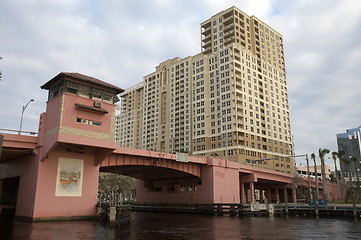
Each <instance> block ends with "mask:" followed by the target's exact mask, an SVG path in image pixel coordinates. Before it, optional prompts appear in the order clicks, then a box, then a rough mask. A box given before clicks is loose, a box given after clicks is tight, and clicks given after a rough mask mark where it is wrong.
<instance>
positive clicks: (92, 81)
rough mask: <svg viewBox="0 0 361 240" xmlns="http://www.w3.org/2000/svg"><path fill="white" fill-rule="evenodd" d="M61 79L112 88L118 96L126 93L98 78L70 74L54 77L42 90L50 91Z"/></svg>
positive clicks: (64, 73) (63, 73)
mask: <svg viewBox="0 0 361 240" xmlns="http://www.w3.org/2000/svg"><path fill="white" fill-rule="evenodd" d="M61 78H68V79H69V78H70V79H74V80H78V81H81V82H84V83H90V84H95V85H98V86H101V87H105V88H110V89H112V90H114V91H115V92H116V94H119V93H122V92H124V89H122V88H119V87H117V86H114V85H112V84H109V83H106V82H103V81H101V80H99V79H97V78H93V77H89V76H86V75H83V74H80V73H69V72H61V73H59V74H58V75H56V76H55V77H53V78H52V79H51V80H49V81H48V82H47V83H45V84H44V85H42V86H41V87H40V88H41V89H46V90H49V89H50V87H51V86H52V85H53V84H54V83H55V82H57V81H58V80H59V79H61Z"/></svg>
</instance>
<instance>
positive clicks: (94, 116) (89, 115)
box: [62, 93, 115, 133]
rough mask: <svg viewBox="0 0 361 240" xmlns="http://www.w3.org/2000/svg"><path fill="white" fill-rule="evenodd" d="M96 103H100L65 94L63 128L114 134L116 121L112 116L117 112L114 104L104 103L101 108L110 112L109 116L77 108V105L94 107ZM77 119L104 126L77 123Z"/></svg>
mask: <svg viewBox="0 0 361 240" xmlns="http://www.w3.org/2000/svg"><path fill="white" fill-rule="evenodd" d="M94 102H98V101H95V100H93V99H89V98H85V97H79V96H76V95H73V94H69V93H64V110H63V121H62V126H64V127H71V128H78V129H82V130H86V131H94V132H103V133H110V132H112V129H111V124H112V121H114V119H112V115H113V113H114V111H115V105H114V104H110V103H106V102H102V107H101V108H102V109H104V110H107V111H108V113H107V114H99V113H93V112H88V111H84V110H80V109H76V108H75V104H76V103H78V104H82V105H86V106H89V107H93V106H94ZM76 118H83V119H88V120H94V121H98V122H102V125H101V126H100V127H99V126H93V125H89V124H83V123H78V122H76Z"/></svg>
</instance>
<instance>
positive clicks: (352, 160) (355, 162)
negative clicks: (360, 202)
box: [350, 157, 360, 193]
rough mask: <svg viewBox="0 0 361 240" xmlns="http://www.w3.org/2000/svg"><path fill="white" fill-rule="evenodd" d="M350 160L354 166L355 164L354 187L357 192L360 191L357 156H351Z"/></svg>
mask: <svg viewBox="0 0 361 240" xmlns="http://www.w3.org/2000/svg"><path fill="white" fill-rule="evenodd" d="M350 161H351V162H353V163H354V166H355V173H356V182H357V185H356V189H357V193H359V192H360V181H359V179H358V169H357V158H355V157H351V158H350Z"/></svg>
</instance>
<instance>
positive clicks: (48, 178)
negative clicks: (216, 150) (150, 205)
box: [0, 73, 336, 221]
mask: <svg viewBox="0 0 361 240" xmlns="http://www.w3.org/2000/svg"><path fill="white" fill-rule="evenodd" d="M69 82H71V83H72V84H71V86H72V88H71V90H69V89H68V88H66V87H64V86H68V85H67V84H69ZM69 86H70V85H69ZM77 86H82V88H79V89H80V90H82V91H83V90H84V89H93V90H91V91H92V93H94V92H96V91H95V90H97V91H99V92H102V93H103V94H104V93H106V94H104V95H105V96H108V97H107V98H106V99H107V101H101V99H100V97H101V95H99V96H98V97H97V98H93V97H86V96H87V95H86V94H84V93H82V94H79V93H78V92H77V91H75V90H76V87H77ZM42 88H43V89H47V90H49V100H48V102H47V108H46V112H44V113H43V114H41V116H40V121H39V129H38V136H24V135H21V134H17V133H16V134H8V133H1V134H0V135H2V136H3V140H2V151H1V152H0V153H1V157H0V199H1V202H0V212H1V209H3V208H15V215H16V217H17V218H20V219H30V220H34V221H37V220H39V221H41V220H53V219H56V220H59V219H60V220H61V219H85V218H93V217H94V216H95V205H96V202H97V193H98V176H99V171H103V172H113V173H118V174H124V175H127V176H131V177H134V178H136V179H137V196H136V198H137V201H140V202H145V201H148V202H172V203H185V202H187V203H190V202H192V203H246V202H253V201H256V200H258V201H264V200H265V198H267V199H268V201H271V202H279V201H280V202H282V201H284V200H285V196H287V200H288V201H289V202H292V201H293V202H295V201H296V194H295V189H296V186H295V185H294V184H293V179H294V176H293V175H290V174H286V173H281V172H276V171H272V170H267V169H262V168H257V167H252V166H246V165H242V164H240V163H237V162H232V161H226V160H223V159H217V158H202V157H196V156H189V157H188V158H187V159H185V160H184V159H183V160H182V161H179V159H177V157H176V155H175V154H168V153H162V152H152V151H146V150H138V149H130V148H120V147H117V145H116V143H115V142H114V118H115V115H114V113H115V105H114V104H113V103H112V102H111V101H109V96H112V94H113V96H116V94H118V93H120V92H122V91H123V90H122V89H120V88H118V87H115V86H113V85H110V84H107V83H105V82H102V81H100V80H98V79H94V78H91V77H88V76H84V75H81V74H74V73H60V74H59V75H57V76H56V77H54V78H53V79H51V80H50V81H49V82H47V83H46V84H44V85H43V86H42ZM59 89H62V90H61V91H60V90H59ZM74 89H75V90H74ZM94 89H95V90H94ZM80 90H79V91H80ZM76 93H78V94H76ZM89 96H93V95H91V94H90V95H89ZM0 139H1V136H0ZM0 146H1V145H0ZM177 160H178V161H177ZM306 182H307V181H306ZM312 184H313V186H314V182H313V183H312ZM319 187H320V190H321V192H322V184H321V183H320V184H319ZM328 192H329V193H331V194H332V195H333V196H336V193H335V192H336V188H335V186H334V185H333V184H328ZM256 193H257V194H256ZM255 195H257V196H255ZM321 197H322V196H321Z"/></svg>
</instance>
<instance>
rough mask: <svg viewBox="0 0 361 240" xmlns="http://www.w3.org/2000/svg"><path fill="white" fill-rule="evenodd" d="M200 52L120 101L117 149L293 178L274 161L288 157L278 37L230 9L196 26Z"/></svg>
mask: <svg viewBox="0 0 361 240" xmlns="http://www.w3.org/2000/svg"><path fill="white" fill-rule="evenodd" d="M201 44H202V52H201V53H200V54H197V55H195V56H190V57H186V58H183V59H182V58H174V59H171V60H167V61H165V62H163V63H161V64H160V65H159V66H157V67H156V70H155V72H153V73H151V74H149V75H147V76H145V77H144V79H143V82H142V83H140V84H138V85H136V86H134V87H132V88H130V89H126V91H125V92H124V93H122V94H121V95H120V97H121V111H120V115H119V116H118V117H117V128H116V141H117V142H118V143H119V145H120V146H125V147H136V148H144V149H151V150H159V151H166V152H188V153H190V154H194V155H202V156H218V157H222V158H226V159H228V160H233V161H238V162H242V163H244V164H251V165H258V166H260V165H262V166H263V167H266V168H271V169H275V170H278V171H283V172H288V173H293V172H294V166H293V165H294V163H293V159H292V158H278V159H277V157H286V156H290V155H293V151H292V137H291V136H292V135H291V127H290V125H291V124H290V112H289V103H288V91H287V80H286V70H285V60H284V50H283V38H282V35H281V34H279V33H278V32H276V31H275V30H273V29H272V28H271V27H269V26H268V25H267V24H265V23H263V22H262V21H261V20H259V19H257V18H256V17H254V16H248V15H246V14H245V13H243V12H242V11H240V10H239V9H237V8H236V7H231V8H229V9H227V10H225V11H222V12H220V13H218V14H216V15H214V16H213V17H211V18H210V19H208V20H207V21H205V22H203V23H201ZM269 158H276V159H272V160H266V161H255V160H259V159H269Z"/></svg>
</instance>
